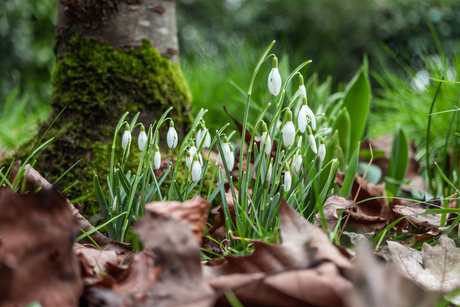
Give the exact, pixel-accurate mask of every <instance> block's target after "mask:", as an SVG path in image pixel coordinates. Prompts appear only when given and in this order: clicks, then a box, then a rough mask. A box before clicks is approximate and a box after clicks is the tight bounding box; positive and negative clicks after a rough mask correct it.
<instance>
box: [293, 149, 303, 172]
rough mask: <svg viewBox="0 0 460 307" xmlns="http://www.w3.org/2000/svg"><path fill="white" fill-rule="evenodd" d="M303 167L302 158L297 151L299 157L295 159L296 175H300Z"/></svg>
mask: <svg viewBox="0 0 460 307" xmlns="http://www.w3.org/2000/svg"><path fill="white" fill-rule="evenodd" d="M301 167H302V156H301V155H300V153H299V152H298V151H297V156H296V157H295V162H294V170H295V172H296V173H299V171H300V168H301Z"/></svg>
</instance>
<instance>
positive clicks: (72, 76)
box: [17, 0, 191, 215]
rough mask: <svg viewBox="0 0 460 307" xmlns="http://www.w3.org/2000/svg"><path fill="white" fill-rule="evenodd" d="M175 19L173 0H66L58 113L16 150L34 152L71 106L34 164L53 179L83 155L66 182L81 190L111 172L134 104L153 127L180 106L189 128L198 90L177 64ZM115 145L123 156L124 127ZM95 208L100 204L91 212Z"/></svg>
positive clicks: (54, 102) (181, 127)
mask: <svg viewBox="0 0 460 307" xmlns="http://www.w3.org/2000/svg"><path fill="white" fill-rule="evenodd" d="M175 22H176V20H175V1H172V0H59V1H58V19H57V37H56V47H55V52H56V54H57V62H56V66H55V68H54V70H53V74H52V82H53V92H52V97H51V106H52V114H51V116H50V119H49V120H48V121H46V122H45V123H42V124H41V126H40V129H39V132H38V135H37V137H36V138H35V139H33V140H31V141H30V142H29V143H28V144H26V145H25V146H23V147H22V148H21V149H20V151H18V152H17V154H18V155H19V157H20V158H22V159H23V160H24V159H25V158H26V157H27V155H28V154H30V153H31V152H32V148H33V147H34V146H35V145H36V143H37V141H38V140H39V138H40V137H41V135H42V134H43V133H44V132H45V131H46V129H48V127H49V125H50V124H51V122H52V120H53V119H54V117H55V116H56V115H57V114H59V113H60V112H61V111H62V110H63V109H64V108H65V110H64V111H63V113H62V114H61V116H60V117H59V118H58V119H57V121H56V122H55V123H54V125H53V126H52V128H51V129H50V131H49V132H48V134H47V137H46V138H45V139H48V138H50V137H55V140H53V141H52V142H51V143H50V144H49V145H48V146H47V147H46V148H45V150H44V151H43V152H41V153H40V156H39V158H38V161H37V164H36V165H35V168H36V169H37V170H38V171H39V172H40V173H41V174H42V175H43V176H44V177H45V178H47V179H48V180H49V181H50V182H53V181H54V180H55V179H56V178H59V176H60V175H62V174H63V173H64V172H65V171H66V170H67V169H68V168H69V167H71V166H72V165H73V164H74V163H75V162H77V161H78V160H80V159H82V160H81V161H80V162H79V163H78V165H77V166H76V167H75V168H74V169H73V170H72V171H71V172H69V173H68V174H67V175H66V176H65V177H64V179H62V180H61V181H60V182H59V187H60V188H61V190H62V189H65V188H67V187H68V186H70V185H72V184H74V183H75V182H77V181H78V184H76V185H75V186H74V187H72V189H71V190H69V192H70V193H71V194H73V195H75V196H82V195H86V194H88V193H91V192H92V191H93V187H92V177H93V170H94V171H96V172H97V173H98V175H99V177H100V178H101V180H103V179H104V178H105V177H106V175H107V174H108V172H109V161H110V153H111V141H112V139H113V134H114V130H115V129H114V128H115V126H116V124H117V122H118V120H119V118H120V117H121V115H122V114H123V113H124V112H126V111H129V112H130V115H129V117H128V119H129V118H131V117H132V116H134V115H135V114H136V113H137V112H138V111H141V116H140V117H139V122H142V123H143V124H144V126H146V127H148V126H149V125H150V124H153V123H154V121H155V120H157V119H158V118H159V117H160V116H161V115H162V114H163V112H164V111H165V110H166V109H167V108H169V107H170V106H173V107H174V109H173V111H171V113H170V114H169V115H170V116H171V117H172V118H173V119H174V121H175V127H176V129H177V130H178V133H179V135H181V134H182V135H184V132H185V130H186V129H187V126H188V125H189V124H190V121H191V115H190V101H191V94H190V92H189V89H188V87H187V84H186V81H185V79H184V77H183V75H182V72H181V70H180V67H179V64H178V43H177V33H176V32H177V30H176V25H175ZM129 120H130V119H129ZM163 128H164V130H163V133H161V134H160V142H162V140H164V138H165V134H166V133H165V131H166V130H167V127H163ZM138 133H139V128H136V129H135V130H134V131H133V137H134V138H133V141H132V144H133V145H132V147H131V156H130V157H131V158H130V162H129V163H128V164H129V165H130V166H131V168H132V169H133V170H134V169H135V168H136V167H137V164H138V162H139V159H138V158H137V156H139V157H140V151H138V150H137V146H136V144H137V139H136V136H137V135H138ZM116 151H117V155H118V156H119V157H121V155H122V149H121V133H120V135H119V136H118V142H117V148H116ZM129 165H128V167H130V166H129ZM66 193H67V192H66ZM92 203H93V204H95V203H96V200H95V199H94V200H92ZM95 212H97V207H94V210H90V212H88V213H87V215H92V214H94V213H95Z"/></svg>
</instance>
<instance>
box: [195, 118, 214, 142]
mask: <svg viewBox="0 0 460 307" xmlns="http://www.w3.org/2000/svg"><path fill="white" fill-rule="evenodd" d="M203 138H204V142H203V148H209V147H211V135H210V133H209V130H208V129H206V127H205V126H204V124H203V123H201V124H200V129H199V130H198V132H197V133H196V144H197V145H198V146H200V145H201V141H202V140H203Z"/></svg>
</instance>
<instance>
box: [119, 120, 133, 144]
mask: <svg viewBox="0 0 460 307" xmlns="http://www.w3.org/2000/svg"><path fill="white" fill-rule="evenodd" d="M128 144H131V132H130V131H129V124H126V125H125V132H123V138H122V139H121V147H123V150H126V147H127V146H128Z"/></svg>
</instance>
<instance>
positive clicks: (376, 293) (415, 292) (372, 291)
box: [346, 244, 439, 307]
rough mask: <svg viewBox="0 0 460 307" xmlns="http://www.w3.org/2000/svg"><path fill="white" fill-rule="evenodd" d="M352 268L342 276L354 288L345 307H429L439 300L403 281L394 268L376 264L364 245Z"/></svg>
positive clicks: (360, 247) (431, 294)
mask: <svg viewBox="0 0 460 307" xmlns="http://www.w3.org/2000/svg"><path fill="white" fill-rule="evenodd" d="M354 264H355V266H354V269H353V270H349V271H347V274H346V275H347V276H348V277H349V278H350V280H351V281H352V282H353V284H354V288H353V289H352V291H350V292H349V295H348V296H347V306H349V307H369V306H372V307H388V306H391V307H409V306H418V307H431V306H435V304H436V302H437V301H438V300H439V295H437V294H435V293H427V292H425V291H424V290H423V289H422V288H420V287H419V286H417V285H416V284H415V283H413V282H412V281H410V280H407V279H406V278H405V277H403V276H402V275H401V274H400V273H399V272H398V269H397V267H395V264H391V265H390V266H387V265H386V264H385V263H383V262H382V261H378V259H377V257H376V256H375V255H373V254H372V252H371V250H370V249H369V247H368V246H367V245H366V244H362V245H360V246H359V248H358V256H357V257H356V259H355V262H354Z"/></svg>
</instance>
